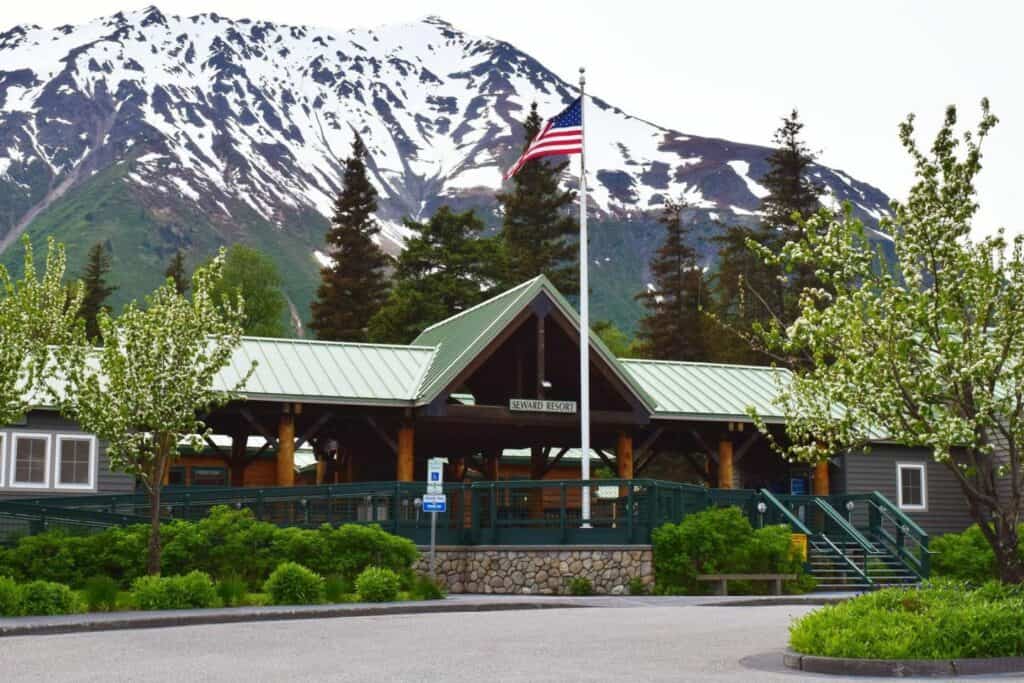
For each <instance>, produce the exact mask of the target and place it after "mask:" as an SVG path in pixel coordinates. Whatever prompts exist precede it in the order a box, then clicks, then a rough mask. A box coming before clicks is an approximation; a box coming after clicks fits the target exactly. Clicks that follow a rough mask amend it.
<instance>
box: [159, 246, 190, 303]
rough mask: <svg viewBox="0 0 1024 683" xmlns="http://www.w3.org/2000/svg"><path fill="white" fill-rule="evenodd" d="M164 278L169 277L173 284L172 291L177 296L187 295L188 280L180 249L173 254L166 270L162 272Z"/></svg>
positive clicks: (182, 253) (183, 253) (183, 257)
mask: <svg viewBox="0 0 1024 683" xmlns="http://www.w3.org/2000/svg"><path fill="white" fill-rule="evenodd" d="M164 276H165V277H169V278H170V279H171V280H172V281H173V282H174V291H175V292H177V293H178V295H179V296H185V294H186V293H188V288H189V278H188V271H187V270H186V269H185V252H183V251H182V250H181V249H178V250H177V251H175V252H174V256H172V257H171V262H170V263H169V264H168V266H167V270H165V271H164Z"/></svg>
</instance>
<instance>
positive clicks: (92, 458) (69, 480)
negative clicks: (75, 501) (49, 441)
mask: <svg viewBox="0 0 1024 683" xmlns="http://www.w3.org/2000/svg"><path fill="white" fill-rule="evenodd" d="M53 481H54V487H55V488H58V489H88V490H92V489H95V488H96V438H95V437H92V436H87V435H85V434H58V435H57V458H56V461H55V465H54V468H53Z"/></svg>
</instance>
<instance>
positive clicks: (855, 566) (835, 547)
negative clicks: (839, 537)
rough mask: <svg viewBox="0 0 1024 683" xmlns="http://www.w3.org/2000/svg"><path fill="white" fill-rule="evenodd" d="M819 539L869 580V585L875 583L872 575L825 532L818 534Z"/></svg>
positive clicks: (866, 580)
mask: <svg viewBox="0 0 1024 683" xmlns="http://www.w3.org/2000/svg"><path fill="white" fill-rule="evenodd" d="M817 539H820V540H822V541H824V542H825V543H826V544H827V545H828V547H829V548H831V549H832V552H834V553H835V554H836V555H837V556H838V557H839V558H840V559H841V560H842V561H843V562H845V563H846V564H848V565H850V568H851V569H852V570H853V571H854V572H856V573H857V576H859V577H860V578H862V579H864V581H865V582H867V584H868V585H869V586H873V585H875V582H874V581H872V580H871V577H870V576H868V575H867V572H865V571H864V570H862V569H861V568H860V567H858V566H857V565H856V563H855V562H854V561H853V560H851V559H850V558H849V557H847V555H846V553H844V552H843V551H842V550H840V549H839V548H838V546H836V544H835V543H833V542H832V541H831V540H830V539H829V537H828V536H826V535H825V534H818V535H817V537H816V539H815V540H817ZM811 542H812V543H813V542H814V540H812V541H811Z"/></svg>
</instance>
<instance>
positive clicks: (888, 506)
mask: <svg viewBox="0 0 1024 683" xmlns="http://www.w3.org/2000/svg"><path fill="white" fill-rule="evenodd" d="M871 502H873V503H875V505H877V506H878V507H879V508H882V509H884V510H886V511H888V512H889V514H890V515H891V516H892V517H893V518H894V521H898V522H899V523H900V524H901V525H903V526H906V527H907V528H908V529H909V530H910V531H912V532H914V534H916V535H917V536H919V537H922V538H928V532H927V531H925V530H924V529H922V528H921V527H920V526H918V524H917V522H915V521H914V520H913V519H911V518H910V517H909V516H908V515H907V514H906V513H905V512H903V510H900V509H899V508H898V507H896V506H895V505H893V503H892V501H891V500H889V499H888V498H886V497H885V496H883V495H882V494H881V493H879V492H878V491H872V492H871ZM925 545H927V543H926V544H925Z"/></svg>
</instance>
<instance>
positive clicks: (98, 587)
mask: <svg viewBox="0 0 1024 683" xmlns="http://www.w3.org/2000/svg"><path fill="white" fill-rule="evenodd" d="M118 588H119V586H118V584H117V581H115V580H114V579H112V578H110V577H109V576H94V577H92V578H91V579H87V580H86V582H85V585H84V586H83V588H82V597H83V598H84V599H85V604H86V606H87V607H88V608H89V611H90V612H111V611H113V610H114V609H115V608H116V607H117V592H118Z"/></svg>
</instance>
